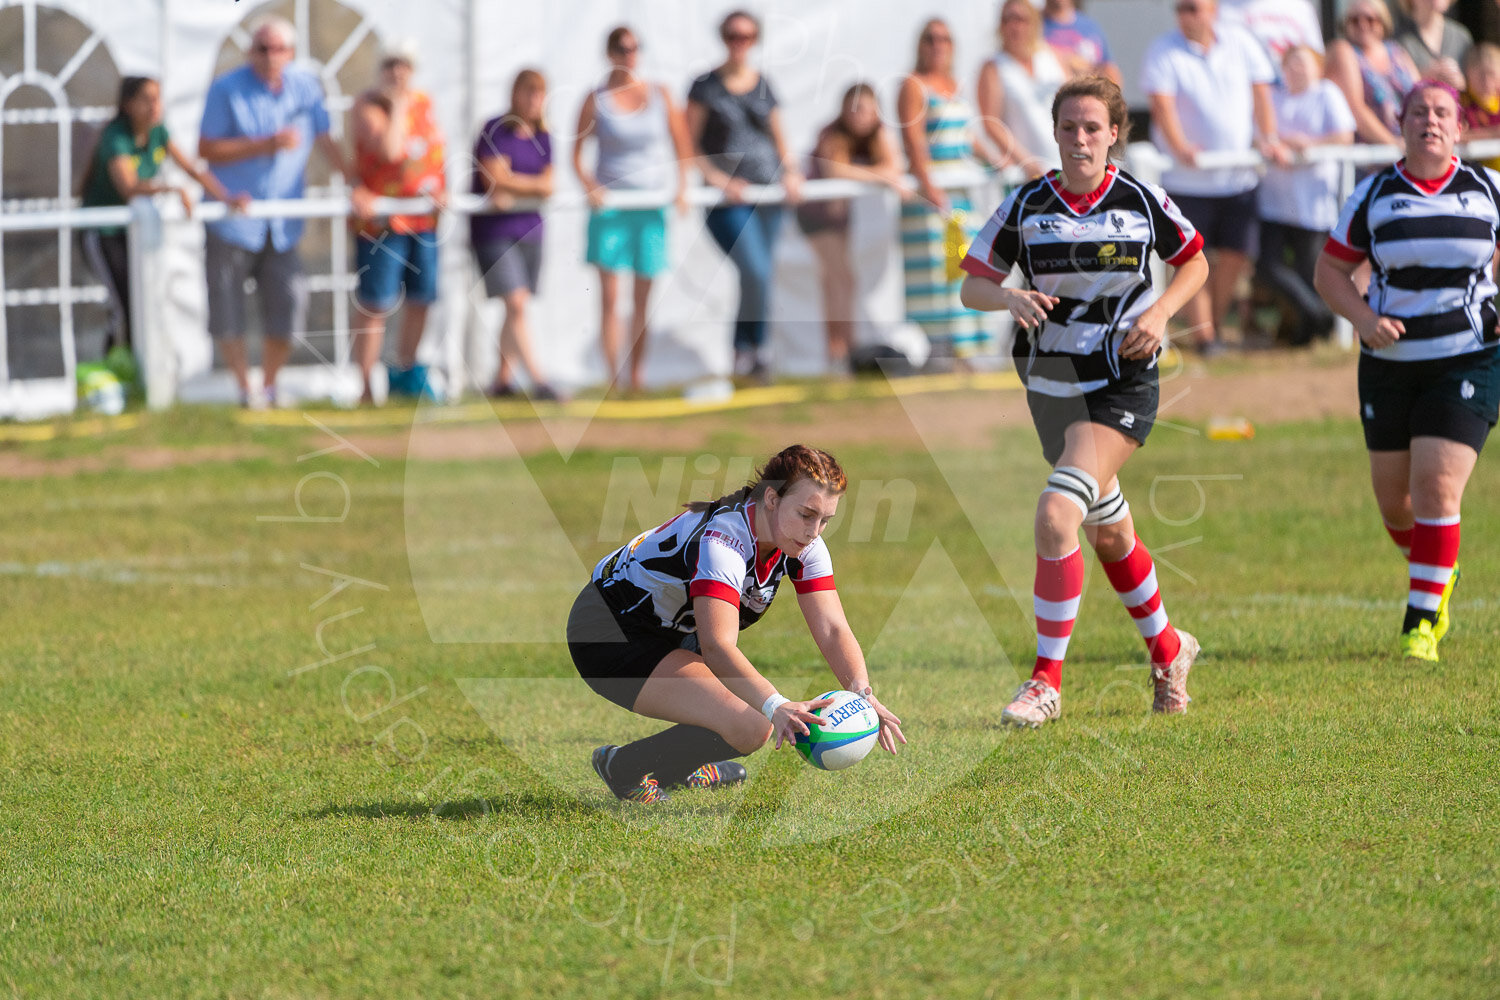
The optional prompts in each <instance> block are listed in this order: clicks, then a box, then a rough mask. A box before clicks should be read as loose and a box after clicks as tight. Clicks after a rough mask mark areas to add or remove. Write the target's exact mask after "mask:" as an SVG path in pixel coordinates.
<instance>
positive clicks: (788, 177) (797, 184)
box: [770, 108, 802, 205]
mask: <svg viewBox="0 0 1500 1000" xmlns="http://www.w3.org/2000/svg"><path fill="white" fill-rule="evenodd" d="M770 126H771V141H772V142H773V143H775V144H776V156H777V157H778V158H779V159H780V160H781V185H782V187H784V188H786V200H787V201H788V202H791V203H792V204H794V205H795V204H796V203H797V202H799V201H801V200H802V171H801V169H800V168H799V167H798V166H797V157H796V156H794V155H793V154H792V151H791V149H790V148H789V147H788V146H787V144H786V132H785V130H784V129H783V128H782V127H781V109H780V108H772V109H771V118H770Z"/></svg>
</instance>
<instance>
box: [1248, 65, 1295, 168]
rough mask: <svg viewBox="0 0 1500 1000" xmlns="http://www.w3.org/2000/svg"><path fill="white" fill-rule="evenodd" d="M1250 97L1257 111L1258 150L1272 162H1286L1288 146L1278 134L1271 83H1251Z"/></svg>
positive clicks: (1256, 143)
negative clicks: (1283, 143)
mask: <svg viewBox="0 0 1500 1000" xmlns="http://www.w3.org/2000/svg"><path fill="white" fill-rule="evenodd" d="M1250 97H1251V101H1252V102H1253V104H1254V111H1255V134H1256V141H1255V148H1256V151H1257V152H1259V153H1260V155H1261V156H1264V157H1265V158H1266V159H1268V160H1271V161H1272V162H1275V163H1285V162H1286V158H1287V154H1286V147H1285V146H1284V145H1282V142H1281V139H1280V138H1279V137H1278V136H1277V135H1276V107H1275V105H1274V104H1272V103H1271V85H1270V84H1269V83H1255V84H1251V86H1250Z"/></svg>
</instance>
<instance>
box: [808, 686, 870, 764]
mask: <svg viewBox="0 0 1500 1000" xmlns="http://www.w3.org/2000/svg"><path fill="white" fill-rule="evenodd" d="M824 698H832V699H833V704H831V705H825V706H823V707H822V708H820V709H818V710H817V711H816V712H814V713H813V714H814V715H816V716H818V717H819V718H820V719H823V720H824V722H823V724H822V725H821V726H808V729H809V730H810V732H809V733H808V734H807V735H806V736H798V737H797V744H796V746H797V752H798V753H800V754H801V755H802V759H803V760H805V761H807V762H808V763H809V764H811V765H812V766H813V767H817V768H821V769H823V770H824V771H842V770H843V769H844V768H846V767H853V766H854V765H855V764H858V763H859V762H860V761H862V760H864V759H865V754H867V753H869V752H870V749H871V748H872V747H873V746H875V740H876V738H877V737H878V736H879V735H880V717H879V716H878V715H876V714H875V709H874V708H872V707H871V706H870V703H869V702H867V701H865V700H864V699H863V698H861V697H860V696H859V695H857V694H854V693H853V692H851V691H824V692H823V693H822V694H820V695H818V696H817V697H816V698H812V699H809V700H811V701H821V700H822V699H824Z"/></svg>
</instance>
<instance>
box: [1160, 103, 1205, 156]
mask: <svg viewBox="0 0 1500 1000" xmlns="http://www.w3.org/2000/svg"><path fill="white" fill-rule="evenodd" d="M1151 121H1152V123H1153V124H1155V125H1156V127H1157V128H1159V129H1161V135H1162V138H1163V139H1164V140H1166V143H1167V152H1169V153H1171V154H1172V158H1173V159H1174V160H1176V161H1177V162H1178V163H1181V164H1183V165H1185V166H1189V167H1191V166H1195V165H1196V164H1197V162H1198V147H1197V146H1194V145H1193V144H1192V143H1190V142H1188V140H1187V136H1185V135H1183V133H1182V121H1181V120H1180V119H1179V118H1178V117H1177V98H1176V97H1173V96H1172V95H1171V94H1152V95H1151Z"/></svg>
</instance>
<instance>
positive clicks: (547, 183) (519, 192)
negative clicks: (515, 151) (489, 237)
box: [479, 155, 552, 208]
mask: <svg viewBox="0 0 1500 1000" xmlns="http://www.w3.org/2000/svg"><path fill="white" fill-rule="evenodd" d="M479 170H480V172H481V173H483V174H484V179H485V181H486V182H487V183H488V185H489V190H490V196H491V199H493V198H494V196H495V195H496V194H500V195H509V196H512V197H519V198H548V197H551V195H552V167H551V165H550V164H549V165H548V166H547V168H546V169H545V170H543V171H542V172H541V173H539V174H518V173H516V172H515V171H513V170H511V168H510V157H508V156H503V155H497V156H487V157H485V158H484V159H482V160H480V161H479ZM499 207H501V208H509V207H510V206H509V205H500V206H499Z"/></svg>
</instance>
